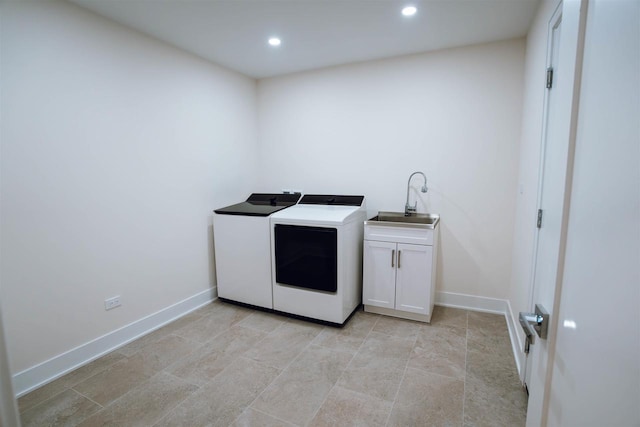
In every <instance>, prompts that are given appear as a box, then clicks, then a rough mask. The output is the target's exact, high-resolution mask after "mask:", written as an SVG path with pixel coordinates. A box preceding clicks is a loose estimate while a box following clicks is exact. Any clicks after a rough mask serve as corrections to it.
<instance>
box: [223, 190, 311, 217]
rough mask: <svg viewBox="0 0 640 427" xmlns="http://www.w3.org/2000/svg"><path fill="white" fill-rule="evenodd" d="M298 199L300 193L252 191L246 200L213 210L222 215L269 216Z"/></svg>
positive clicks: (291, 204)
mask: <svg viewBox="0 0 640 427" xmlns="http://www.w3.org/2000/svg"><path fill="white" fill-rule="evenodd" d="M299 199H300V193H294V194H284V193H252V194H251V195H250V196H249V198H248V199H247V200H246V201H244V202H240V203H236V204H235V205H231V206H227V207H224V208H220V209H216V210H215V211H214V212H215V213H217V214H222V215H244V216H269V215H271V214H272V213H274V212H278V211H280V210H282V209H284V208H288V207H289V206H293V205H295V204H296V203H297V202H298V200H299Z"/></svg>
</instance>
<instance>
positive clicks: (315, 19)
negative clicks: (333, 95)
mask: <svg viewBox="0 0 640 427" xmlns="http://www.w3.org/2000/svg"><path fill="white" fill-rule="evenodd" d="M70 1H72V2H73V3H76V4H78V5H80V6H83V7H85V8H87V9H90V10H92V11H94V12H96V13H98V14H100V15H103V16H105V17H107V18H110V19H113V20H114V21H117V22H120V23H122V24H124V25H126V26H129V27H132V28H135V29H137V30H138V31H141V32H143V33H146V34H149V35H151V36H153V37H156V38H158V39H160V40H163V41H165V42H167V43H169V44H172V45H174V46H177V47H179V48H181V49H184V50H186V51H189V52H192V53H194V54H196V55H198V56H201V57H203V58H205V59H208V60H210V61H212V62H215V63H217V64H219V65H223V66H225V67H227V68H230V69H233V70H236V71H239V72H241V73H243V74H245V75H247V76H250V77H254V78H264V77H272V76H276V75H281V74H287V73H292V72H296V71H303V70H310V69H315V68H322V67H328V66H333V65H340V64H346V63H351V62H359V61H367V60H371V59H380V58H388V57H393V56H399V55H406V54H411V53H418V52H426V51H430V50H436V49H442V48H449V47H456V46H465V45H471V44H478V43H486V42H492V41H497V40H506V39H510V38H516V37H522V36H524V35H526V33H527V31H528V29H529V26H530V24H531V21H532V19H533V15H534V14H535V11H536V9H537V6H538V1H539V0H407V1H406V2H405V1H402V0H118V1H116V0H70ZM408 4H411V5H415V6H417V8H418V12H417V14H416V15H415V16H413V17H411V18H406V17H403V16H402V15H401V13H400V11H401V9H402V7H404V6H405V5H408ZM273 35H277V36H278V37H280V38H281V39H282V45H281V46H279V47H277V48H273V47H271V46H269V45H268V44H267V39H268V38H269V37H270V36H273Z"/></svg>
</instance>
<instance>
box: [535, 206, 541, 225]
mask: <svg viewBox="0 0 640 427" xmlns="http://www.w3.org/2000/svg"><path fill="white" fill-rule="evenodd" d="M536 226H537V227H538V228H540V227H542V209H538V222H536Z"/></svg>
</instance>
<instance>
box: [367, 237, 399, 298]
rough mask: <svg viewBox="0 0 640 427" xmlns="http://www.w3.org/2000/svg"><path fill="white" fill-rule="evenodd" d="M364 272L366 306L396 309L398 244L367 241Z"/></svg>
mask: <svg viewBox="0 0 640 427" xmlns="http://www.w3.org/2000/svg"><path fill="white" fill-rule="evenodd" d="M363 270H364V271H363V299H364V304H365V305H373V306H376V307H385V308H391V309H392V308H394V306H395V296H396V294H395V292H396V244H395V243H391V242H378V241H375V240H365V241H364V261H363Z"/></svg>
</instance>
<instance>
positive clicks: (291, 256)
mask: <svg viewBox="0 0 640 427" xmlns="http://www.w3.org/2000/svg"><path fill="white" fill-rule="evenodd" d="M274 234H275V258H276V260H275V264H276V282H278V283H280V284H284V285H290V286H297V287H300V288H307V289H314V290H319V291H326V292H336V291H337V290H338V245H337V243H338V231H337V230H336V229H335V228H326V227H303V226H298V225H282V224H276V225H275V230H274Z"/></svg>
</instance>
